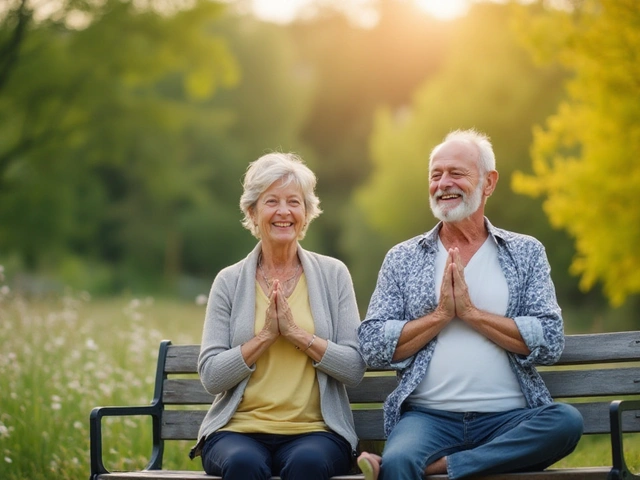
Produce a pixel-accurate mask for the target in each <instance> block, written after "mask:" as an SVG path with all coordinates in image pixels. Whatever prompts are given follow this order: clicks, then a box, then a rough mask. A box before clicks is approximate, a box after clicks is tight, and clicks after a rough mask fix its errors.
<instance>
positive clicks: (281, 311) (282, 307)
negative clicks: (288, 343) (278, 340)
mask: <svg viewBox="0 0 640 480" xmlns="http://www.w3.org/2000/svg"><path fill="white" fill-rule="evenodd" d="M273 288H274V290H275V292H276V309H277V316H278V329H279V331H280V334H281V335H284V336H285V337H288V336H289V335H290V334H291V333H293V331H295V330H297V329H298V325H296V323H295V322H294V320H293V315H292V314H291V307H289V302H287V297H286V296H285V294H284V291H283V290H282V286H281V285H280V282H278V281H277V280H276V281H275V282H274V285H273Z"/></svg>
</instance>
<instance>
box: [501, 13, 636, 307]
mask: <svg viewBox="0 0 640 480" xmlns="http://www.w3.org/2000/svg"><path fill="white" fill-rule="evenodd" d="M547 3H550V2H543V1H539V2H537V8H536V9H535V10H523V11H522V16H521V22H520V26H521V28H522V30H523V31H524V32H526V38H527V42H528V45H529V46H530V48H531V50H532V51H533V52H534V53H535V54H536V56H537V58H538V59H540V60H547V61H557V62H560V63H561V64H563V65H564V66H565V67H566V68H568V69H569V70H570V71H571V72H572V76H571V78H570V79H569V80H567V83H566V89H567V93H568V99H567V100H566V101H564V102H562V103H561V104H560V106H559V107H558V109H557V112H556V113H555V114H554V115H552V116H550V117H549V118H548V119H547V121H546V124H545V126H544V127H537V128H536V129H535V135H534V141H533V147H532V157H533V174H532V175H526V174H524V173H519V174H517V175H516V176H514V181H513V187H514V189H515V190H516V191H517V192H519V193H524V194H528V195H532V196H541V197H543V198H544V199H545V201H544V211H545V212H546V214H547V216H548V217H549V220H550V221H551V223H552V224H553V225H554V226H555V227H557V228H562V229H564V230H566V231H567V232H568V233H569V234H570V235H571V236H572V237H573V238H574V239H575V246H576V251H577V253H576V255H575V258H574V260H573V263H572V265H571V271H572V272H573V273H574V274H576V275H580V276H581V280H580V284H581V286H582V288H583V289H585V290H588V289H591V288H592V287H593V286H594V285H595V284H596V283H597V282H602V285H603V289H604V292H605V294H606V296H607V297H608V298H609V299H610V301H611V303H612V304H613V305H620V304H622V303H623V302H624V300H625V299H626V298H627V297H628V296H629V295H631V294H634V293H638V292H640V253H638V248H637V245H638V241H639V239H640V211H639V210H638V207H637V203H636V199H637V195H638V191H639V189H640V168H638V157H640V9H639V8H638V4H637V2H636V1H635V0H606V1H599V0H581V1H578V2H572V3H571V5H572V7H573V8H572V9H571V10H570V11H566V10H562V11H560V10H554V9H553V8H550V7H548V6H547Z"/></svg>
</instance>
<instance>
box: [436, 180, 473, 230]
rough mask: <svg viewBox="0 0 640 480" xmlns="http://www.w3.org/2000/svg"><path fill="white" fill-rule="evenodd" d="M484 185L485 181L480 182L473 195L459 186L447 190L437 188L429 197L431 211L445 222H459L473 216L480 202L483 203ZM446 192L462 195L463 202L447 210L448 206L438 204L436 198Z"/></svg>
mask: <svg viewBox="0 0 640 480" xmlns="http://www.w3.org/2000/svg"><path fill="white" fill-rule="evenodd" d="M482 186H483V182H479V183H478V186H477V187H476V189H475V190H474V191H473V193H472V194H471V196H470V197H469V196H467V195H465V194H464V193H463V192H462V190H460V189H458V188H453V189H451V190H447V191H446V192H444V191H442V190H437V191H436V192H435V193H434V194H433V195H432V196H430V197H429V205H430V206H431V211H432V212H433V215H434V216H435V217H436V218H437V219H438V220H441V221H443V222H459V221H461V220H464V219H465V218H467V217H469V216H471V214H473V213H475V212H476V210H478V208H480V204H481V203H482ZM444 193H455V194H459V195H462V202H461V203H460V204H459V205H458V206H456V207H454V208H452V209H448V210H445V208H447V207H446V206H445V207H444V208H443V207H442V206H440V205H438V202H437V201H436V198H437V197H439V196H440V195H442V194H444Z"/></svg>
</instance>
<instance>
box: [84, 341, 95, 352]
mask: <svg viewBox="0 0 640 480" xmlns="http://www.w3.org/2000/svg"><path fill="white" fill-rule="evenodd" d="M85 346H86V347H87V350H94V351H95V350H98V345H96V342H94V341H93V338H87V341H86V342H85Z"/></svg>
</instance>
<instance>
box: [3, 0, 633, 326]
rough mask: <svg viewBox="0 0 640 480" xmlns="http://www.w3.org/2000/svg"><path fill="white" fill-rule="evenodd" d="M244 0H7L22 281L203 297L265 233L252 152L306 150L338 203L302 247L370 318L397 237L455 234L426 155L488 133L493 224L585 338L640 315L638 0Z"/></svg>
mask: <svg viewBox="0 0 640 480" xmlns="http://www.w3.org/2000/svg"><path fill="white" fill-rule="evenodd" d="M365 4H366V5H365ZM358 5H360V7H358ZM363 5H365V6H363ZM246 7H247V2H242V1H236V2H224V3H215V2H212V1H205V0H191V1H181V0H150V1H146V2H140V1H133V0H103V1H100V2H93V1H84V0H55V1H54V0H51V1H48V0H44V1H40V2H32V1H30V0H8V1H7V2H5V4H4V6H3V7H0V264H1V265H3V266H4V271H5V274H6V276H7V279H8V280H9V281H10V282H11V284H12V287H13V288H14V289H18V290H20V291H23V292H26V293H28V294H33V295H38V294H42V293H47V292H51V291H62V290H63V289H64V287H66V286H70V287H72V288H74V289H79V290H86V291H88V292H90V293H91V294H92V295H94V296H95V295H98V296H107V297H108V296H111V295H117V294H121V293H123V292H124V293H133V294H135V295H144V294H153V295H161V296H174V297H181V298H186V299H190V300H191V299H193V298H195V297H196V296H197V295H199V294H202V293H205V294H206V293H207V291H208V288H209V285H210V283H211V281H212V279H213V277H214V276H215V275H216V273H217V272H218V271H219V270H220V268H222V267H224V266H226V265H228V264H230V263H233V262H235V261H237V260H239V259H241V258H242V257H244V256H245V255H246V254H247V252H248V251H249V249H250V248H251V246H252V245H253V244H254V242H255V240H254V239H253V237H251V235H250V234H249V232H247V231H246V230H244V229H243V228H242V227H241V225H240V220H241V214H240V211H239V208H238V200H239V196H240V194H241V177H242V175H243V173H244V171H245V169H246V167H247V165H248V163H249V162H250V161H252V160H254V159H256V158H257V157H258V156H260V155H261V154H263V153H265V152H268V151H273V150H282V151H290V150H292V151H295V152H298V153H299V154H301V155H302V157H303V158H304V159H305V160H306V161H307V163H308V164H309V166H310V167H311V168H312V169H313V170H314V171H315V172H316V174H317V175H318V179H319V184H318V194H319V196H320V198H321V200H322V207H323V209H324V212H325V213H324V214H323V215H322V216H321V217H319V218H318V220H316V221H315V222H314V224H313V225H312V227H311V228H310V230H309V235H308V236H307V238H306V239H305V240H304V242H303V245H304V246H305V247H306V248H309V249H312V250H316V251H318V252H321V253H325V254H328V255H332V256H335V257H338V258H340V259H342V260H343V261H344V262H345V263H346V264H347V265H348V266H349V268H350V270H351V272H352V275H353V278H354V282H355V286H356V293H357V295H358V299H359V303H360V306H361V314H362V315H363V316H364V313H365V310H366V306H367V303H368V299H369V296H370V294H371V292H372V290H373V287H374V285H375V280H376V274H377V271H378V268H379V266H380V263H381V261H382V258H383V256H384V254H385V253H386V251H387V250H388V249H389V248H390V247H391V246H392V245H393V244H395V243H397V242H399V241H402V240H404V239H406V238H408V237H410V236H413V235H417V234H420V233H421V232H424V231H426V230H427V229H429V228H430V227H431V226H433V225H434V224H435V221H434V219H433V217H432V215H431V213H430V211H429V209H428V198H427V162H428V154H429V151H430V150H431V148H432V147H433V146H434V145H435V144H436V143H438V142H439V141H440V140H441V139H442V137H443V136H444V135H445V134H446V133H447V132H448V131H450V130H452V129H456V128H470V127H475V128H478V129H480V130H482V131H485V132H487V133H488V134H489V135H490V136H491V138H492V140H493V143H494V147H495V151H496V156H497V161H498V170H499V172H500V183H499V186H498V189H497V191H496V193H495V194H494V195H493V197H492V198H491V199H490V200H489V203H488V208H487V215H488V217H489V218H490V219H491V221H492V222H493V223H494V225H496V226H500V227H503V228H506V229H511V230H516V231H520V232H524V233H528V234H531V235H534V236H536V237H537V238H539V239H540V240H541V241H542V242H543V243H544V244H545V245H546V247H547V252H548V255H549V258H550V262H551V265H552V269H553V271H552V274H553V277H554V281H555V283H556V287H557V290H558V296H559V299H560V303H561V305H562V306H563V308H564V309H565V312H566V313H565V316H566V317H567V327H568V329H569V330H573V331H591V330H621V329H626V328H640V319H638V318H637V314H636V312H637V307H638V306H639V303H640V302H639V301H638V296H637V293H638V292H639V291H640V273H638V272H640V268H638V267H640V256H639V254H638V253H637V248H636V244H637V242H638V240H640V227H639V226H638V225H640V219H638V216H640V213H638V211H637V207H636V204H635V201H634V200H635V198H636V196H637V192H638V188H639V187H640V185H639V183H640V168H638V160H637V159H638V158H640V104H639V102H640V59H639V58H638V55H640V53H639V52H640V33H639V32H640V9H638V8H637V4H636V0H571V1H569V0H567V1H558V0H536V1H532V2H531V1H530V2H522V3H520V2H515V1H512V2H499V3H493V2H486V3H485V2H477V3H473V4H472V5H471V8H470V9H469V11H468V12H467V13H466V14H465V15H463V16H461V17H458V18H455V19H452V20H449V21H443V20H438V19H436V18H434V17H432V16H429V15H428V14H427V13H426V12H425V11H424V10H420V9H419V8H417V6H416V4H415V2H413V1H412V0H369V1H367V2H351V3H350V2H346V3H345V2H340V1H335V0H334V1H331V0H324V1H322V0H317V1H316V2H312V3H311V4H310V7H309V8H308V9H307V10H303V11H302V12H301V13H300V15H299V16H298V18H296V19H295V20H294V21H293V22H289V23H285V24H277V23H271V22H268V21H265V20H261V19H259V18H257V17H256V16H255V15H254V14H252V13H251V11H250V10H249V9H247V8H246ZM347 7H348V8H347ZM359 8H361V9H362V12H363V13H362V15H363V18H364V12H365V11H366V13H367V15H368V17H366V18H369V19H373V20H372V21H368V22H358V21H356V20H355V19H357V18H358V12H359V11H360V10H358V9H359ZM354 12H355V13H354Z"/></svg>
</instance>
